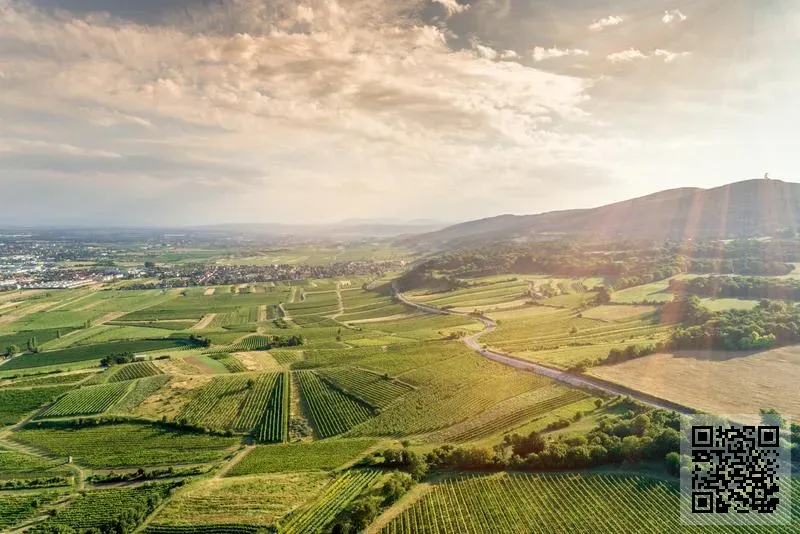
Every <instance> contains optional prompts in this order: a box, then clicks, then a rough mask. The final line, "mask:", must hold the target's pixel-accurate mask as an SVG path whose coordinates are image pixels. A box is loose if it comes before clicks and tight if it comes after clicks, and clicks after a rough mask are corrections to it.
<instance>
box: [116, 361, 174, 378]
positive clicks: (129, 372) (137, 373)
mask: <svg viewBox="0 0 800 534" xmlns="http://www.w3.org/2000/svg"><path fill="white" fill-rule="evenodd" d="M160 374H162V373H161V369H159V368H158V367H156V366H155V365H153V364H152V363H150V362H134V363H129V364H125V365H122V366H120V367H119V369H117V371H116V372H115V373H114V374H112V375H111V377H110V378H109V379H108V381H109V382H124V381H126V380H135V379H137V378H144V377H146V376H156V375H160Z"/></svg>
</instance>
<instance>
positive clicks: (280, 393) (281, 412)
mask: <svg viewBox="0 0 800 534" xmlns="http://www.w3.org/2000/svg"><path fill="white" fill-rule="evenodd" d="M283 382H284V375H283V374H279V373H267V374H263V375H259V376H257V377H238V376H237V377H217V378H214V379H213V380H212V381H211V382H209V383H208V384H207V385H205V386H203V387H201V388H199V389H197V390H194V391H193V392H192V396H193V398H192V400H191V401H189V403H187V404H186V405H185V406H184V407H183V409H182V410H181V411H180V413H179V414H178V417H177V418H178V420H185V421H187V422H189V423H191V424H193V425H197V426H204V427H207V428H214V429H230V430H234V431H237V432H250V431H252V430H253V429H256V427H258V429H257V433H258V436H259V437H261V438H264V439H268V440H281V439H283V436H284V435H285V432H284V431H282V430H281V429H280V428H279V425H281V424H282V421H284V420H285V419H286V417H287V414H286V409H287V408H286V407H287V404H286V403H285V397H286V395H288V387H284V386H283Z"/></svg>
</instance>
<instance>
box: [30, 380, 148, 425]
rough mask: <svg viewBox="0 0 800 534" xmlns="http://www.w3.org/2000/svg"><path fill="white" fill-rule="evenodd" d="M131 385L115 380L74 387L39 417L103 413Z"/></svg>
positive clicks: (122, 395)
mask: <svg viewBox="0 0 800 534" xmlns="http://www.w3.org/2000/svg"><path fill="white" fill-rule="evenodd" d="M132 387H133V383H132V382H116V383H113V384H104V385H101V386H89V387H85V388H80V389H76V390H74V391H71V392H69V393H67V394H66V395H64V396H63V397H61V398H60V399H59V400H58V402H56V403H55V404H53V405H52V406H50V407H49V408H48V409H47V410H45V411H44V412H42V413H41V414H39V418H50V417H69V416H76V415H92V414H98V413H103V412H105V411H106V410H108V409H109V408H111V407H112V406H113V405H114V403H116V402H117V401H119V400H120V399H121V398H122V397H124V396H125V395H126V394H127V393H128V391H130V389H131V388H132Z"/></svg>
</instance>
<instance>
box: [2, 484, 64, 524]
mask: <svg viewBox="0 0 800 534" xmlns="http://www.w3.org/2000/svg"><path fill="white" fill-rule="evenodd" d="M55 498H56V495H55V494H52V493H39V494H35V495H30V494H28V495H24V494H23V495H14V494H0V529H4V528H6V527H10V526H11V525H15V524H17V523H21V522H22V521H24V520H26V519H30V518H32V517H34V516H36V515H37V514H39V513H41V511H40V509H41V508H42V506H44V505H47V504H49V503H51V502H52V501H54V500H55Z"/></svg>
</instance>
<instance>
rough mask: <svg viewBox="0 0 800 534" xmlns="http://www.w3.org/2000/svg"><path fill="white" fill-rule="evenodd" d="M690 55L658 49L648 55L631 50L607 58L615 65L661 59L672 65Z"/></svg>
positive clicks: (634, 49) (615, 53) (637, 50)
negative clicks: (639, 60)
mask: <svg viewBox="0 0 800 534" xmlns="http://www.w3.org/2000/svg"><path fill="white" fill-rule="evenodd" d="M689 55H690V52H670V51H669V50H664V49H663V48H657V49H655V50H654V51H653V52H652V53H649V54H646V53H644V52H642V51H641V50H639V49H638V48H629V49H627V50H623V51H621V52H614V53H613V54H609V55H608V56H606V58H607V59H608V60H609V61H611V62H613V63H623V62H630V61H635V60H637V59H650V58H654V57H660V58H662V59H663V60H664V63H672V62H673V61H675V60H676V59H679V58H682V57H687V56H689Z"/></svg>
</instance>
